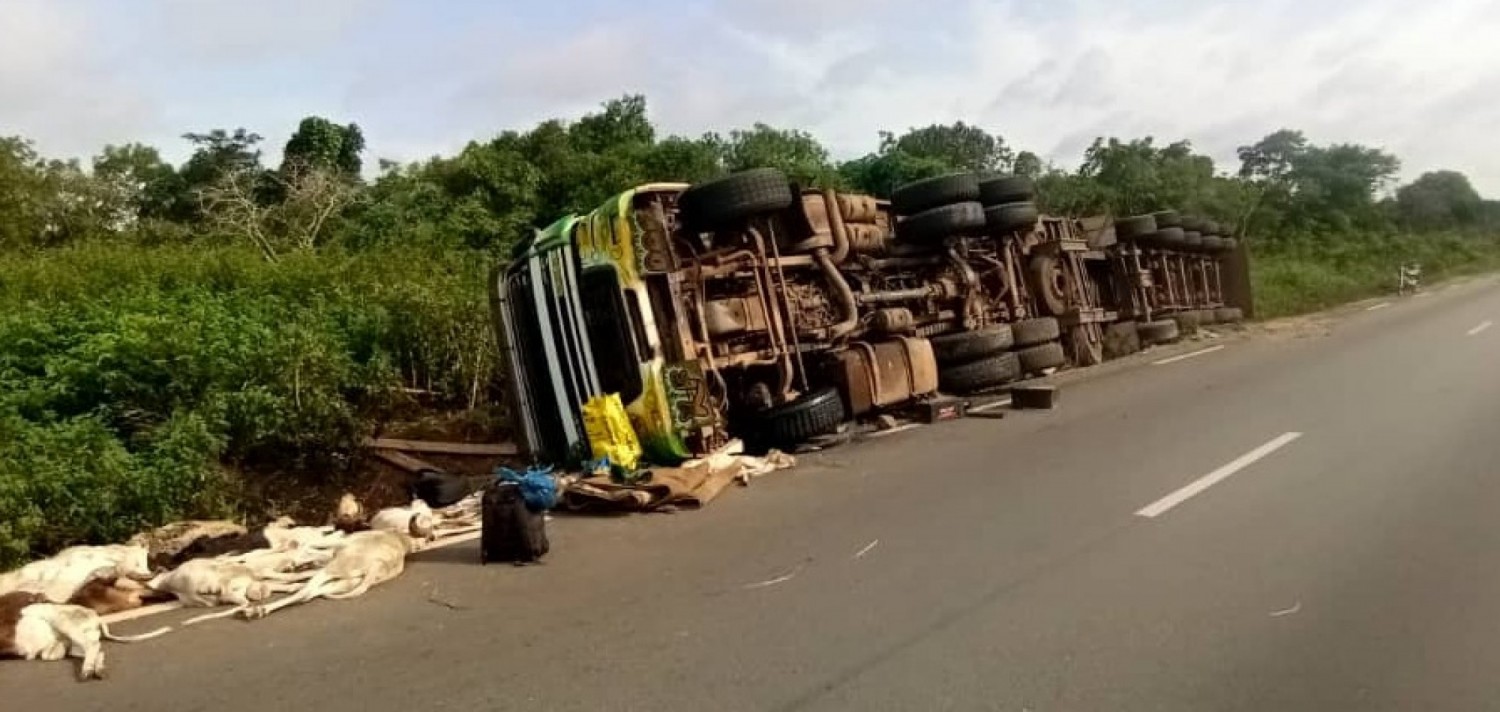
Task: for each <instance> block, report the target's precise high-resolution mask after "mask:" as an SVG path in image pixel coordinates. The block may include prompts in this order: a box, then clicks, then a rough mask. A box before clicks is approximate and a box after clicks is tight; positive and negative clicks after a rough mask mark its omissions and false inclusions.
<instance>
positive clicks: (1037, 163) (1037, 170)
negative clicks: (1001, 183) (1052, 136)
mask: <svg viewBox="0 0 1500 712" xmlns="http://www.w3.org/2000/svg"><path fill="white" fill-rule="evenodd" d="M1042 170H1043V166H1042V159H1041V158H1040V157H1039V156H1037V155H1036V154H1035V153H1032V152H1031V151H1022V152H1020V153H1018V154H1016V160H1015V162H1014V164H1012V165H1011V172H1013V173H1015V174H1016V175H1022V176H1030V177H1032V178H1035V177H1037V176H1039V175H1041V174H1042Z"/></svg>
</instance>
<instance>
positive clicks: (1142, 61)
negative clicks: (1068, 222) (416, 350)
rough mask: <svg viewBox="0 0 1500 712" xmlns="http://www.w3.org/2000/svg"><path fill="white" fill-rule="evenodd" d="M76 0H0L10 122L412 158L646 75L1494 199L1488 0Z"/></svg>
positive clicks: (737, 107)
mask: <svg viewBox="0 0 1500 712" xmlns="http://www.w3.org/2000/svg"><path fill="white" fill-rule="evenodd" d="M90 1H91V0H0V133H11V132H20V133H24V134H27V135H31V136H33V137H35V138H37V139H39V143H40V144H41V147H42V148H43V150H44V151H47V152H52V153H72V154H75V155H87V154H89V153H92V152H93V151H94V150H95V149H96V148H97V146H98V145H99V144H101V143H103V142H104V141H106V140H107V141H116V142H118V141H121V140H128V139H131V138H137V139H143V140H157V141H159V140H162V138H163V137H167V138H170V137H171V136H174V135H175V134H176V133H179V132H181V131H185V130H196V129H203V128H207V127H212V126H236V125H242V124H244V125H248V127H249V128H252V129H255V130H258V131H260V132H262V133H265V134H266V135H267V136H268V137H271V138H272V139H273V140H270V141H268V144H269V145H271V146H272V147H273V148H274V145H275V140H274V139H279V138H280V137H281V136H283V135H284V132H285V131H286V130H289V129H290V128H291V127H292V126H293V125H294V124H295V122H296V121H297V119H299V118H300V117H301V115H303V114H305V113H313V112H327V113H332V114H335V115H336V116H337V117H338V118H340V119H341V120H354V121H358V122H360V123H361V124H362V125H364V126H365V128H366V132H367V134H368V136H369V138H370V144H371V149H372V153H373V154H374V155H376V156H389V157H398V158H420V157H424V156H425V155H427V154H430V153H431V152H432V151H433V150H435V149H439V148H441V149H444V150H452V149H454V148H456V147H458V146H461V145H462V144H463V143H464V142H466V141H468V140H470V139H475V138H484V137H486V136H488V135H490V134H493V133H495V132H498V131H500V130H503V129H506V128H524V127H525V126H527V125H529V124H530V123H533V122H535V121H537V120H539V119H541V118H545V117H549V116H559V115H563V116H567V115H576V114H578V113H580V112H583V111H586V110H588V109H590V108H591V107H593V106H595V105H597V104H598V103H599V102H601V101H604V100H607V99H610V98H612V97H615V96H618V95H620V94H622V93H625V92H642V93H645V94H646V95H647V96H648V98H649V99H650V101H651V107H652V114H653V116H654V118H655V119H656V120H657V122H658V125H659V126H660V127H661V128H662V130H663V131H670V132H679V133H688V134H696V133H699V132H702V131H707V130H717V131H724V130H727V129H730V128H734V127H740V126H747V125H749V124H751V123H753V122H756V121H765V122H768V123H772V124H777V125H782V126H788V127H797V128H804V129H807V130H810V131H812V132H813V133H814V134H815V135H817V136H819V137H820V138H821V139H822V140H823V141H824V142H825V143H826V144H827V145H828V146H829V147H830V148H831V149H832V150H833V151H834V153H835V154H836V155H838V156H840V157H852V156H856V155H859V154H861V153H864V152H866V151H869V150H872V149H873V148H874V146H875V143H876V136H877V133H878V132H879V131H880V130H882V129H888V130H895V131H901V130H904V129H906V128H908V127H912V126H922V125H926V124H930V123H934V122H950V121H956V120H964V121H967V122H971V123H977V124H979V125H981V126H983V127H985V128H987V129H989V130H991V131H994V132H997V133H999V134H1001V135H1003V136H1004V137H1005V138H1006V139H1007V140H1008V141H1009V142H1010V143H1011V144H1012V145H1013V146H1015V147H1017V148H1026V149H1030V150H1034V151H1037V152H1038V153H1041V154H1043V155H1044V156H1047V157H1049V158H1052V159H1054V160H1057V161H1059V162H1061V163H1063V164H1072V163H1074V162H1076V161H1077V159H1078V157H1079V153H1080V151H1081V150H1082V148H1083V147H1084V146H1086V145H1087V144H1088V143H1089V142H1090V141H1091V140H1092V139H1093V138H1094V137H1095V136H1098V135H1115V136H1121V137H1134V136H1140V135H1146V134H1151V135H1155V136H1156V137H1158V139H1160V140H1176V139H1180V138H1187V139H1191V140H1192V141H1193V142H1194V143H1195V144H1196V145H1198V146H1199V147H1200V149H1202V150H1204V151H1207V152H1209V153H1211V154H1212V155H1214V156H1216V157H1217V158H1219V159H1220V160H1221V168H1224V169H1226V170H1232V169H1233V168H1234V167H1235V166H1234V163H1233V156H1234V148H1235V147H1236V146H1238V145H1241V144H1245V143H1250V142H1253V141H1255V140H1257V139H1258V138H1259V137H1261V136H1263V135H1265V134H1267V133H1269V132H1271V131H1274V130H1276V129H1279V128H1282V127H1291V128H1299V129H1302V130H1304V131H1305V132H1307V134H1308V135H1309V137H1310V138H1312V139H1313V140H1314V141H1318V142H1325V143H1326V142H1336V141H1355V142H1360V143H1366V144H1370V145H1375V146H1381V147H1385V148H1387V149H1389V150H1391V151H1393V152H1395V153H1397V154H1398V155H1399V156H1401V157H1402V159H1403V160H1404V161H1405V164H1406V174H1407V176H1408V177H1412V176H1414V175H1416V174H1417V173H1420V172H1421V171H1424V170H1431V169H1435V168H1453V169H1457V170H1461V171H1464V172H1466V173H1468V174H1470V176H1471V177H1473V178H1474V180H1475V183H1476V184H1477V185H1478V186H1479V187H1480V189H1481V190H1482V191H1483V192H1485V193H1486V194H1488V195H1492V196H1496V197H1500V153H1495V152H1491V151H1487V150H1485V149H1486V147H1487V146H1488V145H1489V144H1490V143H1491V142H1492V139H1491V134H1492V132H1493V130H1494V127H1496V126H1500V102H1496V101H1495V100H1494V99H1493V97H1494V96H1496V95H1497V94H1500V69H1497V67H1500V44H1497V43H1491V42H1486V41H1484V38H1486V37H1490V36H1494V35H1495V34H1496V33H1497V31H1500V4H1497V3H1496V2H1493V1H1492V0H1449V1H1447V2H1443V3H1426V4H1423V3H1411V2H1397V1H1396V0H1261V1H1260V2H1255V3H1250V2H1241V1H1239V0H1218V1H1217V2H1208V1H1204V2H1198V1H1195V0H1139V1H1137V2H1132V3H1120V2H1114V1H1113V0H1053V1H1052V2H1038V1H1035V0H957V1H949V2H915V1H914V0H716V1H715V2H711V3H708V4H694V5H689V6H686V7H683V6H681V5H680V4H678V3H666V2H665V0H642V3H644V4H639V3H638V4H631V5H630V6H628V7H615V6H608V5H607V6H604V7H592V8H589V7H582V8H580V7H574V6H573V5H569V7H568V8H559V7H548V8H543V9H538V8H537V7H535V6H530V5H527V6H512V5H509V4H507V5H505V6H496V5H491V4H487V3H482V2H471V3H467V4H466V3H463V2H459V1H458V0H453V1H452V2H446V3H443V4H442V5H441V7H438V6H434V5H426V4H418V3H416V2H415V0H413V1H412V2H398V1H397V0H331V1H329V2H319V3H306V2H302V3H294V2H292V0H269V4H267V3H262V4H260V5H256V6H254V7H249V6H245V5H243V4H230V3H219V2H214V3H204V2H197V1H196V0H194V1H191V2H190V1H189V0H159V1H158V2H157V3H156V4H154V5H150V6H148V7H149V8H150V11H132V12H125V13H121V12H118V7H117V6H112V5H109V4H108V3H97V0H95V4H94V6H93V10H95V11H89V10H88V8H89V7H90V4H89V3H90ZM578 1H579V2H583V3H585V4H587V3H589V2H591V0H578ZM658 2H660V3H661V5H657V3H658ZM141 4H144V3H141ZM595 4H599V3H595ZM132 6H133V7H135V8H139V6H140V4H132ZM100 7H114V8H115V9H116V12H115V13H114V14H113V15H111V14H109V13H102V14H101V13H100V12H97V10H98V9H99V8H100ZM392 8H395V9H392ZM101 17H102V18H104V19H101ZM563 20H566V25H565V27H566V31H563V30H559V29H558V27H559V23H560V22H562V21H563ZM188 71H192V72H195V73H193V74H190V75H188V76H187V77H186V78H185V79H181V80H179V77H178V74H180V73H183V72H188ZM164 74H165V75H167V78H163V75H164ZM169 124H170V125H169ZM418 152H420V153H418Z"/></svg>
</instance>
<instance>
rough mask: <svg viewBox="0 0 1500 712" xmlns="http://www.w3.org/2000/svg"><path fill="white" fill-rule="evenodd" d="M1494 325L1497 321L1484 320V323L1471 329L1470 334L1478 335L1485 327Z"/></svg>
mask: <svg viewBox="0 0 1500 712" xmlns="http://www.w3.org/2000/svg"><path fill="white" fill-rule="evenodd" d="M1494 325H1495V322H1493V321H1487V322H1484V323H1483V324H1480V325H1479V326H1476V327H1474V328H1472V329H1469V336H1476V335H1478V334H1479V333H1481V332H1483V331H1484V330H1485V329H1488V328H1490V327H1492V326H1494Z"/></svg>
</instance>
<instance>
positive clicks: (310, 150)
mask: <svg viewBox="0 0 1500 712" xmlns="http://www.w3.org/2000/svg"><path fill="white" fill-rule="evenodd" d="M364 150H365V135H364V132H362V131H360V129H359V124H349V125H347V126H340V125H338V124H335V123H333V122H332V121H329V120H328V119H325V118H323V117H321V116H309V117H307V118H305V119H303V120H302V122H301V123H299V124H298V125H297V131H296V133H293V134H292V137H291V138H290V139H287V142H286V148H285V149H284V150H283V151H282V159H281V170H282V172H283V173H285V172H286V171H287V169H288V167H289V166H298V167H301V168H307V167H315V168H319V169H323V170H330V171H334V172H335V173H338V174H340V175H344V176H347V177H350V178H358V177H359V172H360V169H361V168H362V167H363V159H361V158H360V154H361V153H362V152H363V151H364Z"/></svg>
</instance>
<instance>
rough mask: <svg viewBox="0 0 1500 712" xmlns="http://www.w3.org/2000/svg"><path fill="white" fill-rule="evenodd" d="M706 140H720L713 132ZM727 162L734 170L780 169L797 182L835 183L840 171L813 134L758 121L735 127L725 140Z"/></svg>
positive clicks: (829, 184) (725, 162) (725, 160)
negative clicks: (748, 126)
mask: <svg viewBox="0 0 1500 712" xmlns="http://www.w3.org/2000/svg"><path fill="white" fill-rule="evenodd" d="M705 140H708V141H717V140H718V139H717V137H714V136H712V135H710V136H709V137H706V138H705ZM723 145H724V149H723V150H724V165H725V167H726V168H728V169H729V170H731V171H743V170H747V169H750V168H779V169H781V171H782V172H783V173H786V175H787V177H788V178H790V179H791V180H792V181H794V182H796V183H801V184H803V185H815V186H836V185H838V184H839V182H840V180H839V174H838V171H837V170H836V169H835V168H834V167H833V165H832V164H831V163H829V160H828V150H827V149H825V148H823V145H822V144H820V143H818V140H817V139H816V138H813V136H812V134H810V133H807V132H806V131H799V130H797V129H778V128H774V127H772V126H768V125H766V124H762V123H756V124H755V125H754V126H752V127H750V128H749V129H735V130H734V131H731V132H730V133H729V140H728V141H727V142H724V144H723Z"/></svg>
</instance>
